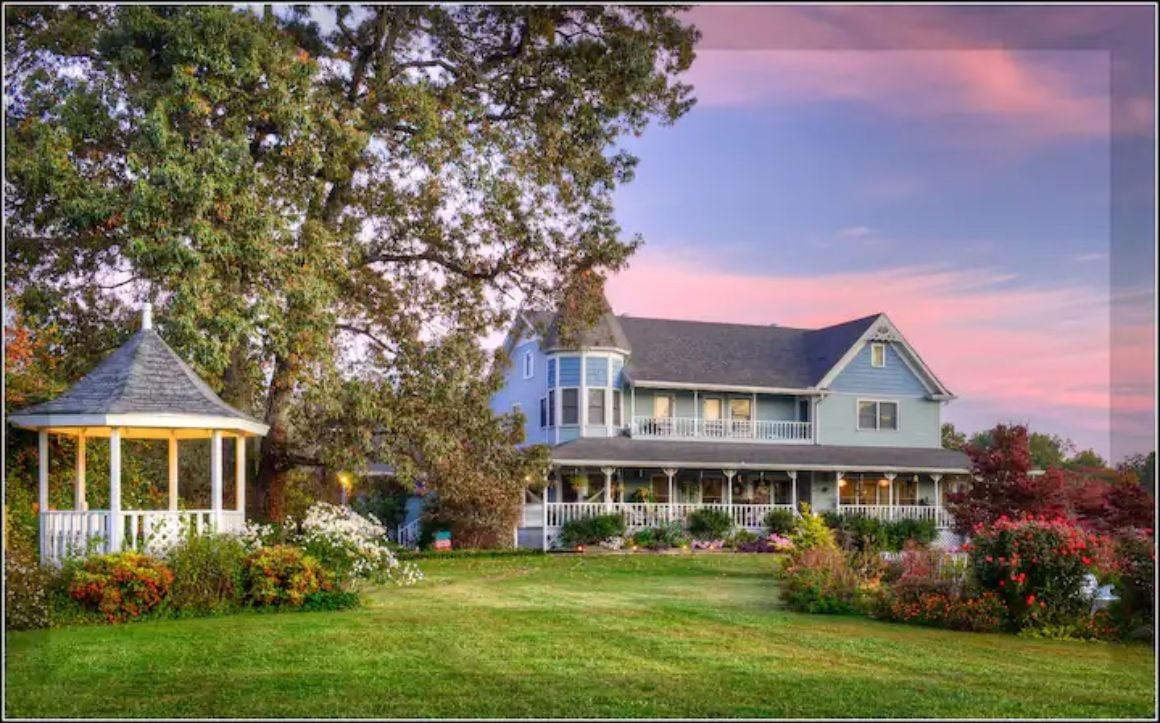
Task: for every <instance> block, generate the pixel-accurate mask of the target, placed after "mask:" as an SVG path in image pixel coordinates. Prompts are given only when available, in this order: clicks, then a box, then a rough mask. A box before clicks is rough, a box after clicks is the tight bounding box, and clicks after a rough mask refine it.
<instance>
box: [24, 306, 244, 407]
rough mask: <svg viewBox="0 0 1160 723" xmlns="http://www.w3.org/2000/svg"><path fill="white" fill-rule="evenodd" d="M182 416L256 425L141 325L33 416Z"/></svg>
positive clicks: (153, 331)
mask: <svg viewBox="0 0 1160 723" xmlns="http://www.w3.org/2000/svg"><path fill="white" fill-rule="evenodd" d="M133 413H144V414H186V415H206V416H216V417H229V418H234V419H242V420H246V421H249V422H254V423H259V424H260V422H258V420H256V419H254V418H253V417H251V416H250V415H248V414H246V413H244V412H242V411H240V410H238V409H235V408H233V407H231V406H230V405H229V404H226V403H225V402H224V401H222V399H221V398H220V397H219V396H218V395H217V394H215V393H214V391H213V390H212V389H210V388H209V385H207V384H206V383H205V382H204V381H202V380H201V378H199V377H198V376H197V374H196V373H195V372H194V371H193V369H191V368H190V367H189V365H188V364H186V363H185V362H184V361H183V360H182V359H181V358H180V357H179V356H178V355H177V353H176V352H174V351H173V349H171V348H170V347H169V345H168V344H166V343H165V341H164V340H163V339H162V338H161V337H160V336H159V335H158V334H157V332H156V331H155V330H153V329H152V328H149V329H142V330H141V331H138V332H137V333H136V334H134V335H133V336H132V337H131V338H130V339H129V341H127V342H126V343H125V344H124V345H123V346H121V347H120V348H119V349H117V350H116V351H115V352H113V353H112V354H110V355H109V356H108V357H107V358H105V360H104V361H102V362H101V363H100V364H99V365H97V367H96V368H95V369H93V371H91V372H89V373H88V374H87V375H85V377H84V378H82V379H81V380H80V381H78V382H77V383H76V384H74V385H73V386H72V387H71V388H70V389H69V390H68V391H66V392H65V393H64V394H61V395H60V396H59V397H57V398H56V399H53V400H51V401H47V402H43V403H41V404H36V405H33V406H31V407H27V408H25V409H21V410H20V411H19V412H17V414H18V415H20V416H31V415H54V416H55V415H90V414H91V415H101V414H133Z"/></svg>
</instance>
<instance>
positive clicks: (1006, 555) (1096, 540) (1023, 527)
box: [965, 516, 1113, 630]
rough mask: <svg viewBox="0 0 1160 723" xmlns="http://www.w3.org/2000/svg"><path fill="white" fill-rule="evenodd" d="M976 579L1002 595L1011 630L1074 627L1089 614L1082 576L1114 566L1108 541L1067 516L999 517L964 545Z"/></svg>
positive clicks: (977, 531)
mask: <svg viewBox="0 0 1160 723" xmlns="http://www.w3.org/2000/svg"><path fill="white" fill-rule="evenodd" d="M965 547H966V548H967V549H968V550H969V552H970V557H971V569H972V572H973V574H974V578H975V580H976V581H977V582H978V583H979V585H980V586H982V587H983V588H984V589H985V590H989V591H991V592H993V593H995V594H996V595H998V596H999V598H1000V599H1002V600H1003V603H1004V604H1005V605H1006V607H1007V614H1008V622H1009V626H1010V627H1011V628H1012V629H1014V630H1021V629H1023V628H1026V627H1029V626H1042V625H1058V624H1066V623H1071V622H1074V621H1075V620H1077V619H1078V618H1079V617H1080V616H1083V615H1087V614H1088V611H1089V610H1088V601H1087V600H1086V598H1085V596H1084V594H1083V588H1082V585H1083V577H1084V575H1085V574H1086V573H1087V572H1088V571H1089V570H1091V569H1104V570H1107V569H1110V568H1111V567H1113V564H1112V562H1111V558H1110V556H1109V554H1108V553H1109V551H1110V548H1109V545H1108V543H1107V540H1105V539H1103V538H1100V537H1098V536H1096V535H1093V534H1091V533H1089V532H1087V531H1085V530H1084V529H1083V528H1081V527H1079V526H1077V525H1074V524H1071V523H1069V522H1068V521H1066V520H1064V519H1062V518H1053V519H1051V520H1048V519H1044V518H1026V519H1021V520H1012V519H1009V518H1007V517H1006V516H1001V517H999V519H998V520H996V521H995V522H994V523H992V524H990V525H983V524H980V525H977V526H976V528H975V530H974V536H973V538H972V540H971V542H970V543H969V544H968V545H966V546H965Z"/></svg>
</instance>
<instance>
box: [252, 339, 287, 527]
mask: <svg viewBox="0 0 1160 723" xmlns="http://www.w3.org/2000/svg"><path fill="white" fill-rule="evenodd" d="M291 393H292V384H291V368H290V364H289V362H287V361H286V360H285V359H283V358H281V357H279V358H277V359H276V360H275V362H274V377H273V379H272V380H271V381H270V397H269V400H268V401H267V403H266V424H268V425H270V431H269V432H267V433H266V436H265V437H264V438H263V439H262V444H261V447H260V449H259V452H258V456H259V460H258V477H257V479H256V480H255V482H256V487H257V492H258V498H259V504H261V505H262V508H263V509H264V510H265V512H266V516H267V518H268V519H269V520H270V521H272V522H281V521H282V518H283V517H285V514H286V483H287V480H288V479H289V476H290V471H291V470H292V469H293V467H294V465H293V464H292V462H291V459H290V448H289V441H290V402H291V396H292V394H291Z"/></svg>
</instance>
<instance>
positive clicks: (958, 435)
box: [941, 422, 967, 449]
mask: <svg viewBox="0 0 1160 723" xmlns="http://www.w3.org/2000/svg"><path fill="white" fill-rule="evenodd" d="M941 431H942V447H943V449H962V448H963V447H964V446H965V445H966V443H967V435H966V434H964V433H962V432H960V431H959V430H957V429H955V425H953V424H951V423H950V422H943V425H942V429H941Z"/></svg>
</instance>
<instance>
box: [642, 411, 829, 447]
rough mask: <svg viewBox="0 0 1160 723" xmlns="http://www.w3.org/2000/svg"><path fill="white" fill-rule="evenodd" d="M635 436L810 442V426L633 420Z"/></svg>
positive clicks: (683, 419)
mask: <svg viewBox="0 0 1160 723" xmlns="http://www.w3.org/2000/svg"><path fill="white" fill-rule="evenodd" d="M632 436H634V437H675V438H683V439H697V438H699V439H741V440H745V439H752V440H756V441H760V442H809V441H810V440H812V439H813V425H812V424H810V423H809V422H792V421H780V420H767V419H758V420H756V421H752V420H748V419H700V418H698V417H635V418H634V419H633V423H632Z"/></svg>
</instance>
